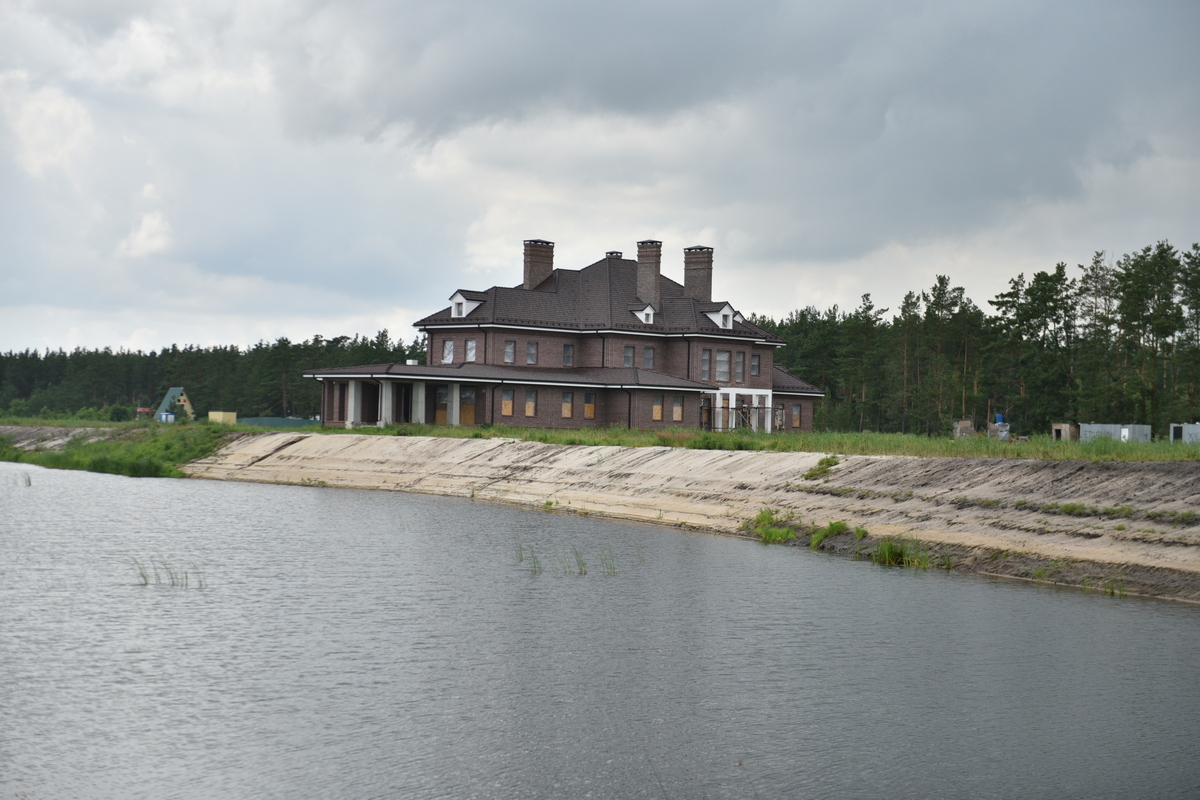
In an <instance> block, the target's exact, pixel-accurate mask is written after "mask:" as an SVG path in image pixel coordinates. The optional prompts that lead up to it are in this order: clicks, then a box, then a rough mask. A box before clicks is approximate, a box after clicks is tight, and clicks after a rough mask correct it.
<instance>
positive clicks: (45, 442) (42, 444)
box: [0, 425, 112, 450]
mask: <svg viewBox="0 0 1200 800" xmlns="http://www.w3.org/2000/svg"><path fill="white" fill-rule="evenodd" d="M111 433H112V428H58V427H53V426H50V425H39V426H24V425H0V438H3V439H7V440H8V441H9V443H10V444H12V446H13V447H15V448H17V449H18V450H61V449H63V448H64V447H66V446H67V442H69V441H71V440H72V439H80V438H82V439H83V441H84V442H94V441H96V440H97V439H106V438H108V436H109V435H110V434H111Z"/></svg>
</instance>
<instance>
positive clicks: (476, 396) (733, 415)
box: [304, 239, 824, 431]
mask: <svg viewBox="0 0 1200 800" xmlns="http://www.w3.org/2000/svg"><path fill="white" fill-rule="evenodd" d="M637 248H638V249H637V260H636V261H634V260H631V259H626V258H624V256H623V255H622V253H620V252H617V251H610V252H608V253H606V254H605V256H604V258H602V259H600V260H599V261H596V262H595V263H593V264H590V265H589V266H586V267H584V268H583V269H578V270H570V269H559V268H555V266H554V243H553V242H548V241H545V240H542V239H529V240H527V241H526V242H525V253H524V274H523V280H522V282H521V284H520V285H518V286H514V287H504V286H493V287H492V288H490V289H487V290H485V291H475V290H470V289H459V290H458V291H456V292H454V293H453V294H452V295H451V296H450V305H448V306H447V307H446V308H444V309H442V310H441V311H438V312H437V313H435V314H431V315H429V316H428V317H425V318H424V319H422V320H419V321H418V322H417V323H415V327H416V328H417V329H418V330H420V331H422V332H423V333H425V334H426V335H427V336H428V340H427V341H428V351H427V352H428V357H427V361H428V363H427V364H424V365H414V364H369V365H365V366H361V367H345V368H338V369H317V370H310V371H308V372H305V373H304V374H305V376H307V377H312V378H315V379H317V380H319V381H321V384H322V387H323V390H322V391H323V401H322V417H321V418H322V420H323V423H324V424H325V425H335V426H346V427H355V426H359V425H379V426H383V425H387V424H389V423H397V422H420V423H432V424H438V425H480V424H485V423H496V424H505V425H516V426H528V427H538V428H594V427H608V426H611V425H617V426H622V427H629V428H640V429H656V428H668V427H692V428H695V427H699V428H705V429H710V430H732V429H735V428H749V429H753V430H764V431H774V430H790V431H809V430H812V419H813V404H814V402H815V401H816V400H817V399H818V398H820V397H823V396H824V393H823V392H822V391H821V390H820V389H818V388H816V387H815V386H813V385H812V384H809V383H807V382H805V381H803V380H801V379H799V378H797V377H795V376H793V375H791V374H790V373H789V372H788V371H787V370H786V369H784V368H782V367H780V366H776V364H775V350H776V348H778V347H782V346H783V345H784V341H783V340H782V339H780V338H779V337H778V336H775V335H774V334H772V333H770V332H769V331H766V330H764V329H762V328H760V327H758V326H757V325H755V324H754V323H752V322H750V321H749V320H748V319H746V318H745V316H744V315H742V314H741V313H740V312H738V311H737V309H735V308H734V307H733V306H732V305H731V304H729V303H727V302H721V301H714V300H713V299H712V269H713V250H712V248H711V247H688V248H686V249H685V250H684V282H683V284H679V283H677V282H675V281H673V280H671V279H670V278H667V277H666V276H664V275H663V274H662V243H661V242H659V241H656V240H652V239H651V240H645V241H641V242H638V244H637Z"/></svg>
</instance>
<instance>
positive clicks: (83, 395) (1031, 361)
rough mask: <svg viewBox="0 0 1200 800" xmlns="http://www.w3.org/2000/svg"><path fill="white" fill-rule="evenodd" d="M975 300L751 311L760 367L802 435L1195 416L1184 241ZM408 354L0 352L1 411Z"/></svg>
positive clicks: (304, 410) (254, 382) (370, 343)
mask: <svg viewBox="0 0 1200 800" xmlns="http://www.w3.org/2000/svg"><path fill="white" fill-rule="evenodd" d="M986 305H987V306H988V309H987V310H985V309H984V308H982V307H980V306H979V305H977V304H976V303H974V302H973V301H972V300H971V299H970V298H968V297H967V296H966V292H965V291H964V290H963V288H962V287H957V286H954V285H953V284H952V282H951V281H950V279H949V278H948V277H946V276H938V277H937V280H936V281H935V283H934V285H933V286H932V287H930V288H929V289H928V290H925V291H919V292H916V291H914V292H909V293H908V294H906V295H905V297H904V299H903V300H902V301H901V303H900V305H899V307H898V308H896V309H894V310H892V309H889V308H877V307H876V306H875V303H874V301H873V299H872V298H871V296H870V295H869V294H868V295H864V296H863V298H862V302H861V304H860V305H859V307H858V308H856V309H855V310H853V311H849V312H846V311H842V310H841V309H839V308H837V307H836V306H835V307H833V308H830V309H826V310H820V309H817V308H815V307H809V308H805V309H802V310H798V311H794V312H792V313H791V314H789V315H788V316H787V317H785V318H784V319H781V320H775V319H772V318H770V317H760V316H752V317H751V319H752V321H754V322H755V323H757V324H759V325H761V326H762V327H764V328H766V329H767V330H770V331H773V332H775V333H777V334H778V335H779V336H781V337H782V338H783V339H784V340H785V341H786V342H787V344H786V345H785V346H784V347H782V348H780V349H779V350H778V351H777V352H776V362H777V363H780V364H783V365H784V366H786V367H787V368H789V369H790V370H791V371H792V373H793V374H795V375H797V376H798V377H801V378H804V379H805V380H807V381H809V382H811V383H814V384H816V385H817V386H819V387H820V388H821V389H823V390H824V391H825V393H826V397H825V399H824V401H822V402H821V403H818V405H817V411H816V417H815V420H814V422H815V427H816V428H817V429H818V430H839V431H857V430H868V431H884V432H901V433H921V434H929V435H939V434H943V433H946V432H948V431H949V430H950V427H951V425H952V423H953V421H954V420H955V419H963V418H970V419H974V420H975V422H976V425H978V426H982V425H983V424H984V422H985V421H986V420H987V419H989V418H991V415H994V414H996V413H1002V414H1004V415H1005V419H1006V420H1007V421H1008V422H1009V423H1011V425H1012V429H1013V431H1014V432H1015V433H1023V434H1028V433H1046V432H1048V431H1049V427H1050V424H1051V423H1052V422H1121V423H1149V424H1152V425H1154V426H1155V427H1154V432H1155V435H1156V436H1159V435H1163V434H1165V432H1166V428H1165V425H1166V423H1168V422H1195V421H1196V420H1197V417H1198V416H1200V397H1198V394H1200V244H1194V245H1192V247H1191V249H1190V250H1186V251H1182V252H1181V251H1179V250H1177V249H1176V248H1174V247H1172V246H1171V245H1170V244H1169V243H1168V242H1165V241H1164V242H1159V243H1158V244H1157V245H1154V246H1152V247H1150V246H1148V247H1145V248H1143V249H1141V250H1139V251H1137V252H1134V253H1129V254H1126V255H1124V256H1122V257H1121V258H1119V259H1115V260H1114V259H1112V258H1110V257H1108V256H1106V254H1104V253H1102V252H1100V253H1096V254H1095V256H1094V257H1093V259H1092V261H1091V263H1090V264H1086V265H1083V264H1081V265H1078V266H1077V267H1076V268H1074V269H1072V268H1068V267H1067V265H1066V264H1065V263H1060V264H1058V265H1056V266H1055V268H1054V269H1053V270H1050V271H1044V272H1037V273H1035V274H1033V275H1032V276H1031V277H1029V278H1026V277H1025V276H1024V275H1018V276H1017V277H1015V278H1013V279H1012V280H1011V281H1009V288H1008V290H1007V291H1005V292H1002V293H1001V294H999V295H997V296H996V297H995V298H993V299H991V300H989V301H987V303H986ZM410 358H415V359H418V360H419V361H420V362H421V363H424V359H425V353H424V345H423V343H422V342H421V340H420V339H415V340H414V341H413V342H411V343H409V344H405V343H404V342H402V341H400V342H396V341H393V340H392V339H391V337H390V336H389V334H388V332H387V331H380V332H379V333H378V334H377V335H376V336H375V337H374V338H366V337H361V336H355V337H353V338H351V337H347V336H341V337H337V338H334V339H324V338H322V337H320V336H315V337H313V338H312V339H309V340H306V341H303V342H298V343H297V342H291V341H289V340H287V339H279V340H277V341H275V342H271V343H267V342H260V343H259V344H257V345H255V346H253V347H250V348H238V347H236V346H229V347H204V348H201V347H194V346H188V347H183V348H180V347H177V346H172V347H170V348H164V349H162V350H159V351H158V352H150V353H142V352H128V351H120V350H119V351H113V350H111V349H108V348H105V349H103V350H84V349H76V350H74V351H72V352H69V353H68V352H65V351H62V350H58V351H46V352H44V353H39V352H37V351H32V350H29V351H24V352H20V353H14V352H9V353H6V354H4V355H0V411H7V413H8V414H9V415H10V416H37V415H42V416H66V415H73V414H77V415H92V414H100V415H101V416H103V415H104V414H106V413H108V414H111V415H114V416H115V417H120V416H122V415H123V414H125V413H126V411H127V410H128V409H129V408H131V407H133V406H157V404H158V402H159V400H160V399H161V398H162V396H163V395H164V394H165V392H166V390H167V388H169V387H171V386H183V387H185V388H186V389H187V392H188V396H189V398H190V399H191V401H192V403H193V405H194V406H195V409H196V411H197V412H198V413H199V414H201V415H204V414H205V413H206V412H208V411H209V410H236V411H237V412H238V414H239V416H242V417H248V416H300V417H311V416H314V415H315V414H317V413H318V412H319V410H320V387H319V385H318V384H317V382H316V381H313V380H311V379H305V378H303V377H301V375H302V373H303V372H304V371H305V370H308V369H315V368H321V367H341V366H354V365H358V364H379V363H390V362H403V361H404V360H406V359H410ZM81 410H82V411H81Z"/></svg>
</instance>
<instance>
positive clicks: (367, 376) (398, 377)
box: [302, 372, 761, 394]
mask: <svg viewBox="0 0 1200 800" xmlns="http://www.w3.org/2000/svg"><path fill="white" fill-rule="evenodd" d="M302 377H305V378H316V376H314V375H308V374H304V375H303V376H302ZM326 378H328V379H331V380H340V379H343V378H344V379H346V380H377V381H397V382H400V383H408V382H414V383H416V382H424V383H446V384H448V383H453V382H456V381H457V382H458V383H494V384H496V385H497V386H499V385H501V384H513V385H515V386H571V387H574V388H577V389H588V388H590V389H662V390H665V391H671V392H698V393H701V394H705V393H708V392H712V391H713V390H712V388H711V387H708V386H705V387H704V388H699V387H693V386H666V385H658V384H650V383H581V382H579V381H569V380H568V381H545V380H523V379H516V378H472V377H467V376H463V375H447V376H445V377H444V378H443V377H441V376H439V375H405V374H403V373H399V374H397V373H395V372H390V373H389V372H364V373H361V374H355V375H345V374H343V375H325V376H322V377H319V378H316V380H322V381H323V380H325V379H326ZM755 391H761V390H755ZM738 394H748V392H738Z"/></svg>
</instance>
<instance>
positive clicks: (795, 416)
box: [792, 405, 800, 428]
mask: <svg viewBox="0 0 1200 800" xmlns="http://www.w3.org/2000/svg"><path fill="white" fill-rule="evenodd" d="M792 427H793V428H799V427H800V406H799V405H794V406H792Z"/></svg>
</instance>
